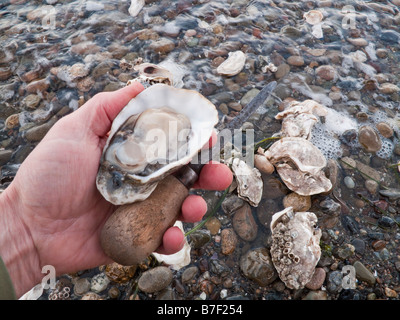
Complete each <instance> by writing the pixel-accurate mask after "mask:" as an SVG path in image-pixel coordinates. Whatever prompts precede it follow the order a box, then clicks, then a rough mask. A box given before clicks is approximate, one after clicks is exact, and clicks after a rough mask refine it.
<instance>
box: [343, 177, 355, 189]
mask: <svg viewBox="0 0 400 320" xmlns="http://www.w3.org/2000/svg"><path fill="white" fill-rule="evenodd" d="M344 184H345V185H346V187H347V188H349V189H354V188H355V186H356V184H355V182H354V180H353V179H352V178H351V177H349V176H346V177H344Z"/></svg>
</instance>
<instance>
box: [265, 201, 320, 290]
mask: <svg viewBox="0 0 400 320" xmlns="http://www.w3.org/2000/svg"><path fill="white" fill-rule="evenodd" d="M317 222H318V219H317V216H316V215H315V214H314V213H312V212H293V208H292V207H288V208H286V209H285V210H282V211H280V212H277V213H275V214H274V215H273V216H272V221H271V224H270V228H271V232H272V245H271V249H270V254H271V259H272V262H273V264H274V266H275V268H276V270H277V272H278V275H279V278H280V279H281V280H282V281H283V282H284V283H285V285H286V286H287V287H288V288H290V289H301V288H303V287H304V286H305V285H306V284H307V283H308V282H309V281H310V280H311V277H312V276H313V274H314V271H315V267H316V265H317V263H318V261H319V259H320V257H321V248H320V246H319V241H320V238H321V234H322V232H321V230H320V229H319V228H317V227H316V225H317Z"/></svg>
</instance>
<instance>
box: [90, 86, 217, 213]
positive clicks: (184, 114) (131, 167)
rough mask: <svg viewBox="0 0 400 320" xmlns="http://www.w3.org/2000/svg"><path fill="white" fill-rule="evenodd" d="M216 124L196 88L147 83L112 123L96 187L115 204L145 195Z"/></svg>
mask: <svg viewBox="0 0 400 320" xmlns="http://www.w3.org/2000/svg"><path fill="white" fill-rule="evenodd" d="M217 122H218V112H217V110H216V108H215V106H214V105H213V104H212V103H211V102H210V101H209V100H207V99H206V98H204V97H203V96H202V95H201V94H199V93H198V92H196V91H193V90H186V89H178V88H174V87H171V86H169V85H166V84H154V85H152V86H151V87H149V88H147V89H146V90H144V91H142V92H141V93H140V94H139V95H137V96H136V97H135V98H133V99H132V100H131V101H130V102H129V103H128V105H127V106H126V107H125V108H124V109H123V110H122V111H121V112H120V113H119V114H118V116H117V117H116V118H115V120H114V121H113V124H112V127H111V131H110V135H109V138H108V140H107V143H106V145H105V147H104V149H103V154H102V157H101V161H100V168H99V172H98V174H97V178H96V184H97V188H98V189H99V191H100V192H101V194H102V195H103V197H104V198H105V199H106V200H108V201H109V202H111V203H113V204H115V205H122V204H127V203H133V202H136V201H141V200H144V199H146V198H147V197H148V196H149V195H150V194H151V193H152V191H153V190H154V189H155V188H156V186H157V183H158V182H159V181H160V180H161V179H163V178H164V177H165V176H167V175H169V174H171V173H172V172H173V171H176V170H177V169H179V168H180V167H181V166H183V165H185V164H187V163H188V162H190V160H191V159H192V157H193V156H195V155H196V154H197V153H198V151H199V150H200V149H201V148H202V147H203V146H204V144H206V143H207V141H208V139H209V138H210V136H211V134H212V130H213V128H214V126H215V125H216V124H217Z"/></svg>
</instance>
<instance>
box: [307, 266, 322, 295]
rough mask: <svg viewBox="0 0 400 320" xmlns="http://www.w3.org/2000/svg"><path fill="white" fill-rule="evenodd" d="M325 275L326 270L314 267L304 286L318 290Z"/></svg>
mask: <svg viewBox="0 0 400 320" xmlns="http://www.w3.org/2000/svg"><path fill="white" fill-rule="evenodd" d="M325 277H326V272H325V270H324V269H323V268H315V271H314V274H313V276H312V277H311V280H310V281H309V282H308V283H307V284H306V288H307V289H310V290H318V289H320V288H321V287H322V285H323V283H324V281H325Z"/></svg>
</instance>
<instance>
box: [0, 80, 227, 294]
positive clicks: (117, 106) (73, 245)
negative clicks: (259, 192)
mask: <svg viewBox="0 0 400 320" xmlns="http://www.w3.org/2000/svg"><path fill="white" fill-rule="evenodd" d="M142 90H143V86H142V85H140V84H139V83H135V84H132V85H130V86H128V87H125V88H123V89H120V90H118V91H115V92H108V93H100V94H97V95H96V96H94V97H93V98H92V99H90V100H89V101H88V102H86V103H85V104H84V105H83V106H82V107H80V108H79V109H78V110H76V111H75V112H73V113H71V114H70V115H68V116H65V117H64V118H62V119H60V120H59V121H58V122H57V123H56V124H55V125H54V126H53V127H52V129H51V130H50V131H49V132H48V133H47V135H46V136H45V137H44V138H43V139H42V141H41V142H40V143H39V144H38V145H37V147H36V148H35V149H34V150H33V151H32V152H31V154H30V155H29V156H28V157H27V158H26V160H25V161H24V162H23V163H22V164H21V166H20V168H19V170H18V173H17V175H16V176H15V178H14V180H13V182H12V183H11V184H10V185H9V187H8V188H7V189H6V190H5V191H4V192H3V194H2V195H1V196H0V205H1V204H3V206H2V208H3V209H4V210H3V211H4V212H2V213H1V215H0V256H2V258H3V260H4V262H5V264H6V266H7V267H8V270H9V273H10V275H11V278H12V280H13V283H14V286H15V289H16V293H17V295H18V296H19V295H22V294H23V293H24V292H26V291H27V290H29V289H30V288H31V287H32V286H33V285H35V284H36V283H38V282H40V279H41V278H42V277H43V274H41V268H42V267H43V266H44V265H52V266H54V268H55V270H56V272H57V274H64V273H69V272H74V271H78V270H84V269H88V268H92V267H95V266H98V265H101V264H107V263H110V262H111V260H110V258H108V257H107V256H106V255H105V254H104V252H103V250H102V248H101V246H100V241H99V236H100V232H101V229H102V227H103V225H104V223H105V222H106V220H107V219H108V217H109V216H110V215H111V214H112V213H113V212H114V211H115V209H116V208H115V206H114V205H112V204H111V203H109V202H107V201H106V200H105V199H104V198H103V197H102V196H101V194H100V193H99V192H98V190H97V188H96V184H95V179H96V175H97V171H98V167H99V159H100V157H101V153H102V150H103V147H104V145H105V143H106V140H107V133H108V131H109V130H110V128H111V123H112V121H113V119H114V118H115V117H116V116H117V114H118V113H119V112H120V110H121V109H122V108H123V107H124V106H125V105H126V104H127V103H128V102H129V100H130V99H132V98H133V97H134V96H136V95H137V94H138V93H140V92H141V91H142ZM231 181H232V174H231V171H230V170H229V168H228V167H226V166H225V165H222V164H216V163H213V164H208V165H206V166H204V168H203V170H202V172H201V174H200V178H199V181H198V183H197V185H196V187H198V188H202V189H212V190H223V189H225V188H227V187H228V186H229V185H230V183H231ZM206 211H207V205H206V203H205V201H204V199H203V198H201V197H200V196H196V195H190V196H188V198H187V199H186V200H185V201H184V203H183V205H182V220H183V221H186V222H195V221H199V220H201V218H202V217H203V215H204V214H205V213H206ZM2 229H4V230H5V231H7V232H3V230H2ZM16 237H17V239H16ZM183 240H184V235H183V234H182V232H181V231H180V230H179V229H178V228H177V227H172V228H170V229H168V230H167V231H166V232H165V234H164V237H163V244H162V246H161V247H160V248H159V250H158V252H159V253H163V254H171V253H175V252H177V251H179V250H180V249H181V247H182V246H183V242H184V241H183ZM10 243H12V244H11V245H10Z"/></svg>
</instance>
